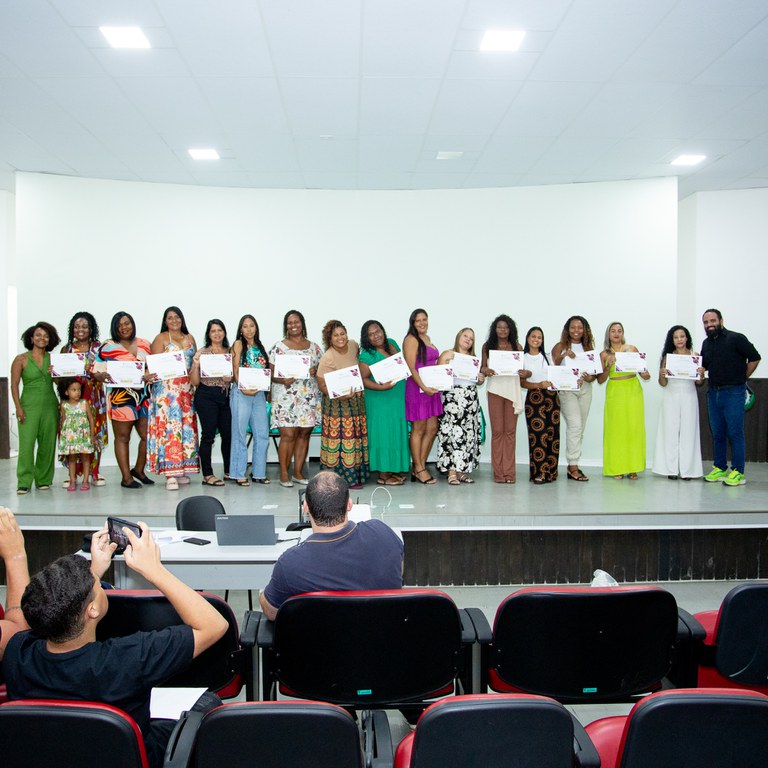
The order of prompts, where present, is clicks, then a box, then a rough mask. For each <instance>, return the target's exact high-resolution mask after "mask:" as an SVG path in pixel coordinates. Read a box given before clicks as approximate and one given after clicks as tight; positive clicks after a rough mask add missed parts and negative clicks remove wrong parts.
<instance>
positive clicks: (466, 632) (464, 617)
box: [459, 608, 477, 645]
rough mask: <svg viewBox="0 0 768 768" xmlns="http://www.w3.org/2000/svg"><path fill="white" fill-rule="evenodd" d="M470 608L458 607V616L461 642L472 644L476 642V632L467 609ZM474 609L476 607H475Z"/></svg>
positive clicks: (469, 609)
mask: <svg viewBox="0 0 768 768" xmlns="http://www.w3.org/2000/svg"><path fill="white" fill-rule="evenodd" d="M471 610H473V609H472V608H459V617H460V618H461V644H462V645H473V644H474V643H476V642H477V632H476V631H475V624H474V622H473V621H472V617H471V616H470V615H469V611H471ZM475 610H476V609H475Z"/></svg>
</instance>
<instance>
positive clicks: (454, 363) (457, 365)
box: [448, 352, 480, 381]
mask: <svg viewBox="0 0 768 768" xmlns="http://www.w3.org/2000/svg"><path fill="white" fill-rule="evenodd" d="M448 368H449V369H450V370H451V374H452V375H453V377H454V378H456V379H464V380H465V381H477V374H478V373H480V358H479V357H473V356H472V355H463V354H461V352H455V353H454V355H453V359H452V360H451V361H450V362H449V363H448Z"/></svg>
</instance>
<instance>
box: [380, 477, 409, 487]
mask: <svg viewBox="0 0 768 768" xmlns="http://www.w3.org/2000/svg"><path fill="white" fill-rule="evenodd" d="M404 482H405V480H404V479H403V478H402V477H400V475H390V476H389V477H388V478H387V482H386V483H384V485H402V484H403V483H404Z"/></svg>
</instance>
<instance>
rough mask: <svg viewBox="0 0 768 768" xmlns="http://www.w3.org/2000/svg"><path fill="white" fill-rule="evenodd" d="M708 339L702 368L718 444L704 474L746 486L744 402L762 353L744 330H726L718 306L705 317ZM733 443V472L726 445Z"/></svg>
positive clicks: (710, 421) (731, 484)
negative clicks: (711, 464)
mask: <svg viewBox="0 0 768 768" xmlns="http://www.w3.org/2000/svg"><path fill="white" fill-rule="evenodd" d="M702 321H703V323H704V330H705V331H706V334H707V338H706V339H705V340H704V343H703V344H702V346H701V356H702V362H701V365H702V369H701V372H702V373H703V371H704V370H706V371H708V372H709V388H708V391H707V406H708V409H709V426H710V428H711V430H712V438H713V440H714V444H715V463H714V466H713V467H712V471H711V472H710V473H709V474H708V475H705V477H704V479H705V480H706V481H707V482H708V483H715V482H718V481H722V483H723V485H726V486H731V487H735V486H739V485H744V484H745V483H746V482H747V481H746V480H745V479H744V467H745V463H746V441H745V439H744V401H745V396H746V383H747V379H748V378H749V377H750V376H751V375H752V374H753V373H754V372H755V368H757V366H758V363H759V362H760V355H759V353H758V351H757V350H756V349H755V347H754V346H753V345H752V343H751V342H750V341H749V339H748V338H747V337H746V336H745V335H744V334H743V333H736V332H735V331H729V330H726V329H725V327H724V326H723V316H722V315H721V314H720V310H719V309H708V310H706V312H704V315H703V317H702ZM729 442H730V444H731V471H730V472H729V471H728V458H727V445H728V443H729Z"/></svg>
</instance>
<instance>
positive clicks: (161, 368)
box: [147, 352, 187, 381]
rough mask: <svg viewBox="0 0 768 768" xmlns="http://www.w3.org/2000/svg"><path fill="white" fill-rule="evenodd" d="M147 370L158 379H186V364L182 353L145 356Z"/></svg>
mask: <svg viewBox="0 0 768 768" xmlns="http://www.w3.org/2000/svg"><path fill="white" fill-rule="evenodd" d="M147 370H149V372H150V373H151V374H154V375H155V376H156V377H157V378H158V379H161V380H163V381H164V380H166V379H178V378H182V377H186V375H187V364H186V362H185V361H184V353H183V352H161V353H159V354H157V355H147Z"/></svg>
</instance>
